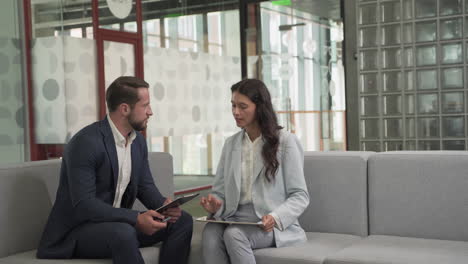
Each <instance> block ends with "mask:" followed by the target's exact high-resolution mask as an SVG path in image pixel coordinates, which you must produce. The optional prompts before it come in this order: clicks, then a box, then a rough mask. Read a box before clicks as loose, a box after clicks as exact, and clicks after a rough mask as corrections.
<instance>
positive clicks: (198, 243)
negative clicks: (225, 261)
mask: <svg viewBox="0 0 468 264" xmlns="http://www.w3.org/2000/svg"><path fill="white" fill-rule="evenodd" d="M205 224H206V223H204V222H198V221H195V220H194V221H193V234H192V244H191V248H190V256H189V260H188V263H189V264H203V253H202V233H203V229H204V228H205Z"/></svg>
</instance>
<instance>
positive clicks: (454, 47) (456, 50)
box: [442, 43, 463, 64]
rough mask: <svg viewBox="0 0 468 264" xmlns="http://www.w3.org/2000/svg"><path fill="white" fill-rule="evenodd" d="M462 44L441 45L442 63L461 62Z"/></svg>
mask: <svg viewBox="0 0 468 264" xmlns="http://www.w3.org/2000/svg"><path fill="white" fill-rule="evenodd" d="M462 58H463V57H462V44H461V43H459V44H445V45H442V63H444V64H451V63H461V62H462V60H463V59H462Z"/></svg>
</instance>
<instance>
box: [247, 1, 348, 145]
mask: <svg viewBox="0 0 468 264" xmlns="http://www.w3.org/2000/svg"><path fill="white" fill-rule="evenodd" d="M339 7H340V3H339V1H329V2H325V1H294V2H293V3H292V4H291V3H289V2H287V1H272V2H262V3H260V4H250V5H249V6H248V8H249V14H250V13H253V14H257V16H258V18H257V19H250V18H249V20H248V21H249V24H248V29H247V30H248V31H247V37H246V39H247V55H248V57H247V74H248V76H249V77H253V78H260V79H262V80H263V81H264V82H265V83H266V84H267V86H268V87H269V89H270V92H271V94H272V98H273V102H274V107H275V109H276V110H277V113H278V117H279V120H280V123H281V125H282V126H283V127H284V128H285V129H287V130H289V131H292V132H294V133H296V135H297V136H298V137H299V139H300V140H301V142H302V144H303V147H304V149H305V150H308V151H310V150H345V149H346V122H345V121H346V107H345V89H344V88H345V87H344V67H343V59H342V57H343V50H342V42H343V23H342V20H341V18H340V16H339V15H336V14H335V15H333V13H336V11H339V10H340V9H339ZM338 14H339V12H338Z"/></svg>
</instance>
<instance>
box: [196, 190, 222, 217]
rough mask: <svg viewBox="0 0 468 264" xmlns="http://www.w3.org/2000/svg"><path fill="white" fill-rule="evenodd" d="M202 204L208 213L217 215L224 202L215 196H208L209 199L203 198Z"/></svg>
mask: <svg viewBox="0 0 468 264" xmlns="http://www.w3.org/2000/svg"><path fill="white" fill-rule="evenodd" d="M200 204H201V206H203V208H205V210H206V211H207V212H208V213H210V214H215V213H216V212H217V211H218V210H219V208H221V205H222V204H223V202H221V201H220V200H218V199H216V197H214V196H213V195H211V194H208V196H207V197H202V198H201V199H200Z"/></svg>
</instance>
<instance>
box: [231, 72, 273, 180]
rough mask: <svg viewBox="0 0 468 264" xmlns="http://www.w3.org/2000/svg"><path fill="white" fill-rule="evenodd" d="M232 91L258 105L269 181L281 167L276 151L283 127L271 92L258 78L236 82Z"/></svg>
mask: <svg viewBox="0 0 468 264" xmlns="http://www.w3.org/2000/svg"><path fill="white" fill-rule="evenodd" d="M231 92H232V93H234V92H238V93H240V94H243V95H245V96H247V97H248V98H249V99H250V100H251V101H252V102H253V103H254V104H255V106H256V110H255V119H256V120H257V123H258V125H259V126H260V131H261V133H262V136H263V141H264V144H263V148H262V157H263V161H264V163H265V168H266V170H265V177H266V179H267V181H271V180H273V179H274V178H275V174H276V172H277V171H278V167H279V161H278V159H277V158H276V153H277V152H278V147H279V130H280V129H282V127H281V126H279V125H278V119H277V118H276V114H275V111H274V110H273V105H272V103H271V96H270V92H268V89H267V87H266V85H265V84H264V83H263V82H262V81H260V80H256V79H245V80H242V81H240V82H238V83H236V84H234V85H233V86H232V87H231Z"/></svg>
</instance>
